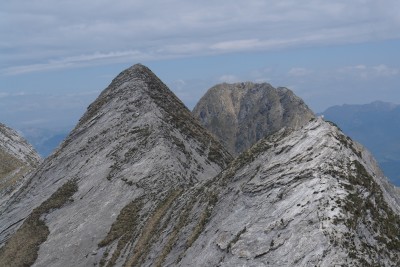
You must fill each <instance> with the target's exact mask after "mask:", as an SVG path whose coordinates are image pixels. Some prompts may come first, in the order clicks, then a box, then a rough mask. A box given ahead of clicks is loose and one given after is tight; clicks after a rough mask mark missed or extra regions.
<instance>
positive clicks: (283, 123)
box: [193, 82, 314, 155]
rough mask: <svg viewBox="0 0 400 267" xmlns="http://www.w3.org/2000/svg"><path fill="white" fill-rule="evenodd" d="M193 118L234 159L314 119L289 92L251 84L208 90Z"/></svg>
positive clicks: (303, 105) (224, 86) (311, 113)
mask: <svg viewBox="0 0 400 267" xmlns="http://www.w3.org/2000/svg"><path fill="white" fill-rule="evenodd" d="M193 114H194V115H195V117H197V118H198V119H199V120H200V122H201V123H202V124H203V125H204V127H206V128H207V129H208V130H209V131H210V132H211V133H213V134H214V135H215V136H216V137H217V138H218V139H219V140H220V141H221V143H223V144H224V145H225V147H226V148H227V149H228V150H229V151H230V152H231V153H232V154H234V155H238V154H240V153H241V152H243V151H245V150H247V149H248V148H250V147H251V146H252V145H253V144H255V143H256V142H257V141H258V140H260V139H262V138H264V137H265V136H268V135H271V134H273V133H275V132H277V131H279V130H280V129H282V128H283V127H290V128H299V127H301V126H303V125H304V124H305V123H307V122H308V121H309V120H310V119H311V118H313V117H314V114H313V112H312V111H311V110H310V109H309V108H308V107H307V105H306V104H305V103H304V102H303V100H301V99H300V98H299V97H297V96H296V95H294V94H293V92H292V91H290V90H289V89H287V88H283V87H279V88H277V89H276V88H274V87H272V86H271V85H269V84H267V83H262V84H256V83H251V82H246V83H235V84H226V83H223V84H219V85H216V86H214V87H212V88H211V89H209V90H208V91H207V93H206V94H205V95H204V96H203V97H202V98H201V99H200V101H199V102H198V104H197V105H196V106H195V108H194V109H193Z"/></svg>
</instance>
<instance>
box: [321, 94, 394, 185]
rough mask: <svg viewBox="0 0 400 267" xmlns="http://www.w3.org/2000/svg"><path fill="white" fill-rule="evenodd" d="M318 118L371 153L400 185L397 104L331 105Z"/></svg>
mask: <svg viewBox="0 0 400 267" xmlns="http://www.w3.org/2000/svg"><path fill="white" fill-rule="evenodd" d="M321 115H324V117H325V118H326V119H327V120H330V121H333V122H335V123H336V124H337V125H339V126H340V128H341V129H342V130H343V131H344V132H345V133H346V134H348V135H349V136H350V137H351V138H353V139H354V140H357V141H358V142H360V143H362V144H363V145H365V146H366V147H367V148H368V149H369V150H370V151H372V153H373V154H374V155H375V157H376V159H377V161H378V162H379V164H380V165H381V167H382V169H383V170H384V172H385V174H386V175H387V176H388V177H389V178H390V180H391V181H392V182H393V183H394V184H396V185H397V186H399V185H400V168H399V166H400V164H399V163H400V153H399V151H400V143H399V141H398V140H399V137H400V135H399V134H398V133H399V132H400V126H399V125H400V105H397V104H393V103H388V102H383V101H375V102H372V103H370V104H362V105H342V106H334V107H331V108H328V109H327V110H326V111H324V112H322V113H321Z"/></svg>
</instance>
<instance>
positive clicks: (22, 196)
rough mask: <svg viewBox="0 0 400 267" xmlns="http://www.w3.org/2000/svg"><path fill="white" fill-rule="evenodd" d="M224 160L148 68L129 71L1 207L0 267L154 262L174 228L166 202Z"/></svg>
mask: <svg viewBox="0 0 400 267" xmlns="http://www.w3.org/2000/svg"><path fill="white" fill-rule="evenodd" d="M230 159H231V156H230V155H229V153H228V152H226V151H225V150H224V149H223V147H222V146H221V145H220V144H219V143H218V142H216V141H215V140H214V139H213V137H212V136H211V135H210V134H209V133H208V132H207V131H206V130H205V129H204V128H202V127H201V126H200V125H199V124H198V122H197V120H196V119H194V117H192V115H191V113H190V111H189V110H188V109H187V108H186V107H185V106H184V105H183V104H182V102H181V101H180V100H178V99H177V98H176V96H175V95H174V94H173V93H172V92H171V91H169V89H168V88H167V87H166V86H165V85H164V84H163V83H162V82H161V81H160V80H159V79H158V78H157V77H156V76H155V75H154V74H153V73H152V72H151V71H150V70H149V69H148V68H146V67H145V66H142V65H135V66H133V67H131V68H129V69H127V70H125V71H123V72H122V73H121V74H119V75H118V76H117V77H116V78H115V79H114V80H113V81H112V83H111V84H110V86H109V87H108V88H107V89H106V90H104V91H103V92H102V93H101V95H100V96H99V97H98V98H97V100H96V101H95V102H94V103H92V104H91V105H90V106H89V108H88V110H87V112H86V113H85V114H84V116H83V117H82V118H81V120H80V121H79V123H78V125H77V126H76V128H75V129H74V130H73V131H72V132H71V133H70V135H69V136H68V138H67V139H66V140H65V141H64V143H63V144H62V145H61V146H60V148H59V149H58V150H56V151H55V152H54V153H53V154H52V155H51V156H50V157H48V158H47V159H46V160H45V162H44V163H43V164H42V165H41V166H40V167H39V168H38V170H37V171H36V172H35V173H34V175H33V177H32V178H31V179H30V180H29V181H28V182H27V183H25V184H24V188H23V190H20V192H19V194H18V195H16V196H15V197H14V198H12V199H11V200H10V201H8V202H7V203H6V205H3V206H2V207H1V210H0V214H1V216H0V243H1V246H2V248H1V249H0V266H26V265H33V266H63V267H65V266H122V265H125V266H137V265H140V264H141V263H142V262H144V261H145V260H146V259H147V258H148V257H150V258H152V259H154V260H155V256H154V255H153V254H151V251H152V248H153V247H154V243H156V240H162V239H163V238H166V236H167V233H165V232H164V229H165V227H166V225H167V224H168V221H169V220H174V217H173V213H174V210H172V209H171V205H172V203H177V201H178V198H179V197H180V196H181V195H183V194H184V193H185V192H186V191H187V190H188V189H189V188H191V187H192V186H193V185H195V184H197V183H199V182H201V181H207V180H209V179H211V178H213V177H215V176H216V175H217V174H218V173H219V172H220V171H221V170H222V169H223V168H225V167H226V165H227V163H228V161H230ZM178 204H180V203H178ZM182 205H183V204H182ZM161 249H164V250H165V251H167V248H164V247H161ZM158 260H159V261H160V262H162V261H163V259H162V258H159V259H158Z"/></svg>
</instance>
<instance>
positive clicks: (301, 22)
mask: <svg viewBox="0 0 400 267" xmlns="http://www.w3.org/2000/svg"><path fill="white" fill-rule="evenodd" d="M399 9H400V2H399V1H397V0H387V1H385V4H382V3H381V2H379V1H375V0H355V1H348V0H338V1H325V0H313V1H295V0H285V1H261V0H250V1H240V0H232V1H230V2H229V3H228V2H223V1H211V0H205V1H201V2H198V1H197V2H196V1H184V2H182V1H178V0H171V1H161V0H154V1H144V0H136V1H128V0H121V1H110V0H103V1H95V0H87V1H83V2H82V1H71V0H60V1H57V4H55V3H54V1H50V0H37V1H24V3H23V4H21V2H20V1H5V2H4V3H2V8H1V10H0V36H2V38H1V39H2V40H1V41H0V56H1V57H2V61H1V62H0V73H2V74H3V75H4V74H22V73H28V72H34V71H48V70H52V69H60V68H71V67H79V66H88V65H89V66H90V65H99V64H102V65H105V64H110V63H114V62H116V61H117V62H129V61H132V60H136V61H139V60H158V59H165V58H178V57H182V56H185V57H193V56H204V55H213V54H221V53H230V52H246V51H254V50H261V51H269V50H277V49H285V48H288V47H299V46H316V45H325V44H348V43H355V42H368V41H379V40H387V39H395V38H399V37H400V32H399V31H398V30H397V29H398V28H399V26H400V19H399V16H398V14H397V10H399ZM94 10H95V11H96V12H93V11H94ZM15 29H18V30H15ZM96 51H100V52H96Z"/></svg>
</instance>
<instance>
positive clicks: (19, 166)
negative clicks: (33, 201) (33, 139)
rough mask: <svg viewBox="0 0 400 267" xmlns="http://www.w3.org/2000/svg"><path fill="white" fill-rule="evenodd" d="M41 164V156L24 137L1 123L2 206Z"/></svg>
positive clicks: (0, 192)
mask: <svg viewBox="0 0 400 267" xmlns="http://www.w3.org/2000/svg"><path fill="white" fill-rule="evenodd" d="M40 162H41V158H40V156H39V155H38V154H37V153H36V151H35V150H34V149H33V148H32V146H31V145H30V144H28V143H27V142H26V140H25V139H24V138H23V137H21V136H20V135H19V134H18V133H17V132H16V131H14V130H13V129H11V128H9V127H7V126H5V125H4V124H1V123H0V205H1V203H3V202H4V201H6V199H8V197H10V196H11V195H13V193H15V192H16V191H18V188H19V186H20V185H21V184H23V181H24V180H25V179H27V177H28V174H29V173H30V172H31V171H32V170H34V169H35V168H36V167H37V166H38V165H39V163H40Z"/></svg>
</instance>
